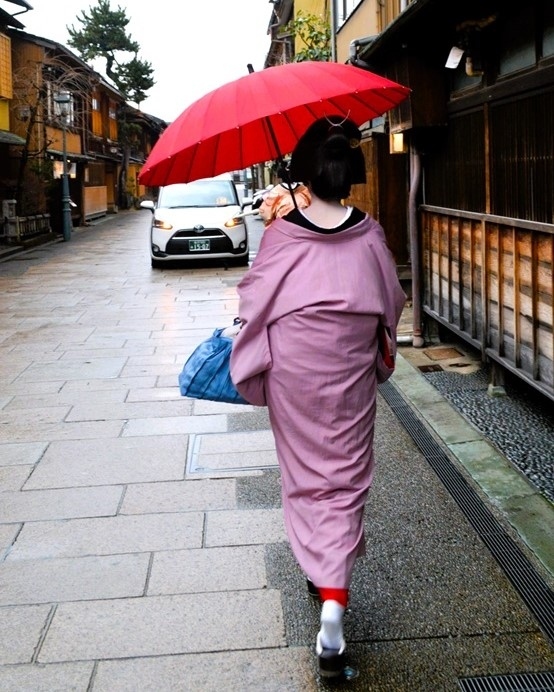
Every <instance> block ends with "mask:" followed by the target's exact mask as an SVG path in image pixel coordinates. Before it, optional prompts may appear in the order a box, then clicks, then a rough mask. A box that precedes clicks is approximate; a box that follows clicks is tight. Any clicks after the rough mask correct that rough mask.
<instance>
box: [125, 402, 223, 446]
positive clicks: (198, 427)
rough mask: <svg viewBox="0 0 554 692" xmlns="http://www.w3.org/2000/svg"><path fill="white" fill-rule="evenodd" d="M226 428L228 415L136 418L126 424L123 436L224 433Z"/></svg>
mask: <svg viewBox="0 0 554 692" xmlns="http://www.w3.org/2000/svg"><path fill="white" fill-rule="evenodd" d="M179 403H180V402H179ZM185 405H186V404H185ZM226 430H227V417H226V416H221V415H220V416H190V415H188V416H187V415H185V416H173V417H166V418H157V417H153V418H135V419H134V420H129V421H127V423H126V424H125V428H124V430H123V437H125V438H127V437H142V436H144V435H153V434H155V435H158V436H168V437H170V436H172V435H183V434H187V435H189V434H191V433H214V432H218V433H224V432H225V431H226Z"/></svg>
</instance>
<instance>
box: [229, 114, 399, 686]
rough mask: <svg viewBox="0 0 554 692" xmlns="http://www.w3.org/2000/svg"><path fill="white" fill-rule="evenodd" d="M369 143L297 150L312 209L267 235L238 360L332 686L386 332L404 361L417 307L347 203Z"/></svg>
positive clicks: (329, 121)
mask: <svg viewBox="0 0 554 692" xmlns="http://www.w3.org/2000/svg"><path fill="white" fill-rule="evenodd" d="M360 141H361V133H360V131H359V130H358V128H357V127H356V126H355V125H354V123H352V121H350V120H348V119H342V118H340V117H338V116H333V117H330V118H323V119H321V120H318V121H317V122H315V123H314V124H313V125H312V126H311V127H310V128H309V129H308V130H307V131H306V133H305V134H304V135H303V136H302V138H301V139H300V140H299V142H298V144H297V146H296V148H295V150H294V152H293V154H292V158H291V171H290V173H291V177H292V179H293V180H303V181H305V183H306V185H307V186H308V189H309V190H310V195H311V204H310V206H309V207H307V208H305V209H302V210H300V209H294V210H293V211H291V212H290V213H289V214H287V215H286V216H285V217H283V218H280V219H276V220H275V221H273V222H272V223H271V225H270V226H269V232H266V233H264V235H263V237H262V241H261V244H260V248H259V251H258V254H257V256H256V259H255V260H254V262H253V263H252V266H251V268H250V269H249V271H248V272H247V273H246V274H245V276H244V277H243V279H242V281H241V282H240V284H239V286H238V294H239V317H240V319H241V321H242V327H241V330H240V332H239V333H238V335H237V336H236V338H235V340H234V344H233V351H232V355H231V375H232V379H233V382H234V383H235V385H236V387H237V389H238V391H239V392H240V393H241V394H242V396H243V397H244V398H245V399H246V400H247V401H249V402H250V403H252V404H254V405H256V406H265V405H267V407H268V412H269V417H270V421H271V427H272V430H273V433H274V437H275V444H276V450H277V457H278V460H279V467H280V471H281V481H282V500H283V511H284V518H285V525H286V530H287V535H288V538H289V541H290V544H291V548H292V550H293V553H294V555H295V557H296V559H297V561H298V563H299V565H300V567H301V568H302V570H303V571H304V573H305V575H306V577H307V581H308V588H309V589H310V590H311V591H312V592H315V593H316V594H317V595H319V599H320V601H321V603H322V609H321V627H320V630H319V632H318V634H317V638H316V653H317V656H318V661H319V671H320V675H322V676H324V677H335V676H340V675H341V674H342V673H343V670H344V665H345V664H344V650H345V646H346V645H345V641H344V636H343V614H344V611H345V609H346V607H347V604H348V591H349V587H350V581H351V577H352V572H353V569H354V563H355V561H356V558H357V557H358V556H361V555H363V554H364V553H365V538H364V529H363V513H364V505H365V502H366V498H367V495H368V491H369V488H370V486H371V482H372V477H373V468H374V458H373V432H374V423H375V413H376V398H377V383H378V376H377V373H378V365H382V362H380V361H379V359H380V355H379V349H378V326H379V323H380V322H381V323H382V324H385V325H387V326H388V327H389V329H390V334H391V337H392V343H393V350H394V351H395V349H396V327H397V324H398V321H399V319H400V315H401V312H402V309H403V307H404V302H405V299H406V296H405V294H404V292H403V290H402V288H401V286H400V283H399V281H398V278H397V274H396V266H395V263H394V260H393V257H392V254H391V252H390V250H389V248H388V247H387V244H386V241H385V235H384V232H383V229H382V228H381V226H380V225H379V224H378V223H377V221H375V220H374V219H372V218H371V217H370V216H369V215H368V214H366V213H364V212H362V211H360V210H359V209H357V208H355V207H350V206H345V205H344V204H343V203H342V201H341V200H344V199H346V198H347V197H348V196H349V195H350V189H351V185H352V184H356V183H364V182H365V162H364V157H363V153H362V150H361V148H360ZM379 372H381V370H380V369H379ZM390 372H391V371H389V374H390ZM382 377H386V376H382ZM382 377H380V378H379V381H381V380H382ZM314 585H315V586H314Z"/></svg>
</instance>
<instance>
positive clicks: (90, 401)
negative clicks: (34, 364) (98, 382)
mask: <svg viewBox="0 0 554 692" xmlns="http://www.w3.org/2000/svg"><path fill="white" fill-rule="evenodd" d="M125 395H126V391H125V390H124V389H106V390H102V391H98V392H88V393H87V397H86V404H87V406H94V405H100V404H107V403H111V404H116V403H123V401H124V400H125ZM76 401H79V397H78V396H76V395H75V392H68V391H67V390H65V391H63V392H56V394H35V393H34V392H29V393H28V394H27V395H18V396H14V397H12V400H11V402H10V403H9V404H8V405H7V406H6V407H5V410H6V411H12V410H17V411H21V410H22V409H36V408H45V407H55V406H63V405H73V404H74V403H76ZM65 420H69V419H68V418H65ZM89 420H90V419H89Z"/></svg>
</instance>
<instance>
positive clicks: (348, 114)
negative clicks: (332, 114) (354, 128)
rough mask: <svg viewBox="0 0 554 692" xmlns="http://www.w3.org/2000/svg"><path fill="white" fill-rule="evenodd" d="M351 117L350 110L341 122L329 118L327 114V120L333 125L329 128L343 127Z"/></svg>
mask: <svg viewBox="0 0 554 692" xmlns="http://www.w3.org/2000/svg"><path fill="white" fill-rule="evenodd" d="M349 117H350V111H348V113H347V114H346V115H345V116H344V118H343V119H342V120H341V121H340V122H339V123H334V122H333V121H332V120H329V118H328V117H327V116H325V120H326V121H327V122H328V123H329V125H330V126H331V127H330V128H329V130H332V129H333V128H335V127H340V128H342V126H343V125H344V123H345V122H346V121H347V120H348V118H349Z"/></svg>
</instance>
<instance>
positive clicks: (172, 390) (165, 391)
mask: <svg viewBox="0 0 554 692" xmlns="http://www.w3.org/2000/svg"><path fill="white" fill-rule="evenodd" d="M182 398H183V397H181V392H180V391H179V387H178V386H177V385H175V386H174V387H154V388H150V389H146V388H144V387H143V388H140V389H139V388H138V387H137V388H136V389H131V390H129V392H128V393H127V397H126V398H125V401H173V400H174V399H178V400H179V401H181V400H182ZM187 403H189V402H188V401H187ZM181 413H182V411H181ZM187 413H190V411H189V410H188V409H187ZM214 413H220V411H215V412H214Z"/></svg>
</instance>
